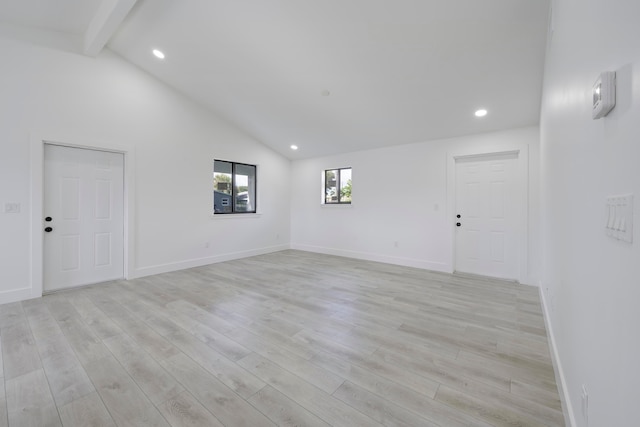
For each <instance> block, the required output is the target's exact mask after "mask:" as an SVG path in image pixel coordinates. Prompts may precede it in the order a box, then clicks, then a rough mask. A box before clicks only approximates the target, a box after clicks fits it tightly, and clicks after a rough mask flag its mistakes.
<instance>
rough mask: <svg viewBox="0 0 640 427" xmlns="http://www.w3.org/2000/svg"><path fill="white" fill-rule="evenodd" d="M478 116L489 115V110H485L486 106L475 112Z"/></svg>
mask: <svg viewBox="0 0 640 427" xmlns="http://www.w3.org/2000/svg"><path fill="white" fill-rule="evenodd" d="M475 114H476V117H484V116H486V115H487V110H485V109H484V108H482V109H480V110H478V111H476V112H475Z"/></svg>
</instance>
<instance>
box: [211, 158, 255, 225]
mask: <svg viewBox="0 0 640 427" xmlns="http://www.w3.org/2000/svg"><path fill="white" fill-rule="evenodd" d="M216 162H224V163H229V164H231V194H230V196H231V212H216V208H215V192H216V191H217V190H216V189H215V187H214V189H213V192H214V193H213V215H214V216H215V215H243V214H249V215H256V214H257V213H258V165H252V164H250V163H244V162H232V161H230V160H222V159H213V177H212V180H214V179H215V175H216V170H215V164H216ZM238 165H240V166H249V167H252V168H254V171H255V177H254V180H255V183H254V187H255V188H254V197H253V198H254V200H252V201H251V202H252V205H253V210H250V211H238V210H237V203H238V200H237V198H238V192H237V190H236V189H237V186H236V166H238ZM247 191H248V190H247Z"/></svg>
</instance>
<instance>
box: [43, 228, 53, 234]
mask: <svg viewBox="0 0 640 427" xmlns="http://www.w3.org/2000/svg"><path fill="white" fill-rule="evenodd" d="M44 231H46V232H47V233H51V232H52V231H53V228H51V227H47V228H45V229H44Z"/></svg>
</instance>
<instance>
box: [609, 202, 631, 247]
mask: <svg viewBox="0 0 640 427" xmlns="http://www.w3.org/2000/svg"><path fill="white" fill-rule="evenodd" d="M605 215H606V222H605V230H606V233H607V236H609V237H612V238H614V239H618V240H622V241H624V242H628V243H632V242H633V194H624V195H620V196H610V197H607V203H606V212H605Z"/></svg>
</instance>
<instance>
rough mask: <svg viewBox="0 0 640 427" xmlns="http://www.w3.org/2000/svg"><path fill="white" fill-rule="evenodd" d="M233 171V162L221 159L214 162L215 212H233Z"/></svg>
mask: <svg viewBox="0 0 640 427" xmlns="http://www.w3.org/2000/svg"><path fill="white" fill-rule="evenodd" d="M231 171H232V164H231V162H223V161H220V160H215V161H214V162H213V211H214V212H215V213H231V212H233V204H232V203H231V191H232V188H231Z"/></svg>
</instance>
